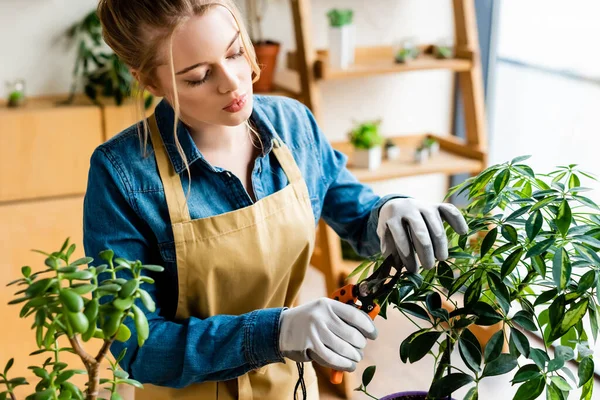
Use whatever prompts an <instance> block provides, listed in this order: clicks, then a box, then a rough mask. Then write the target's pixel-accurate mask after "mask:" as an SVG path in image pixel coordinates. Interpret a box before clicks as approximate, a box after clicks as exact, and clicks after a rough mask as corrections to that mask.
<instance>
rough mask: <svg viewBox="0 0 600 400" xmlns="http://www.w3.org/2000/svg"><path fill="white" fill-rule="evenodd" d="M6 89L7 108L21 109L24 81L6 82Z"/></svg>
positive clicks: (23, 100)
mask: <svg viewBox="0 0 600 400" xmlns="http://www.w3.org/2000/svg"><path fill="white" fill-rule="evenodd" d="M6 87H7V89H8V102H7V105H8V107H13V108H14V107H21V106H23V105H24V104H25V100H26V99H25V81H24V80H23V79H17V80H16V81H14V82H6Z"/></svg>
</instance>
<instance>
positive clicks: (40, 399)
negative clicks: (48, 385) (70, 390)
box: [34, 389, 56, 400]
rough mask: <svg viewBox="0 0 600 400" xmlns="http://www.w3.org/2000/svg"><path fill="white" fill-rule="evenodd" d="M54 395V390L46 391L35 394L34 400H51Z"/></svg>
mask: <svg viewBox="0 0 600 400" xmlns="http://www.w3.org/2000/svg"><path fill="white" fill-rule="evenodd" d="M55 395H56V391H55V390H54V389H46V390H44V391H42V392H37V393H36V394H35V397H34V399H35V400H51V399H53V398H54V396H55Z"/></svg>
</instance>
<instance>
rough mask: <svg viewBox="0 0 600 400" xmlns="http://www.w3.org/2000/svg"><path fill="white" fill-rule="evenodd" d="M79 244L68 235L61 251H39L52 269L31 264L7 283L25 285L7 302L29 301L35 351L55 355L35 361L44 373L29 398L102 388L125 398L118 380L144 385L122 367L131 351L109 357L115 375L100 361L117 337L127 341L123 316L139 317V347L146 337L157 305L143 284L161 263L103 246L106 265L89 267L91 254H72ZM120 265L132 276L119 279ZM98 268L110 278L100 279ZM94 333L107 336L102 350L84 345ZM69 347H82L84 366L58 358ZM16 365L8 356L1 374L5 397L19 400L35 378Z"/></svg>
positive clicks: (24, 313)
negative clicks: (105, 373) (78, 381)
mask: <svg viewBox="0 0 600 400" xmlns="http://www.w3.org/2000/svg"><path fill="white" fill-rule="evenodd" d="M74 251H75V244H69V239H67V240H66V241H65V242H64V244H63V246H62V248H61V249H60V250H59V251H56V252H53V253H44V252H40V253H42V254H44V255H45V256H46V257H47V258H46V260H45V266H46V269H44V270H41V271H39V272H34V273H32V270H31V268H30V267H28V266H25V267H23V268H22V269H21V272H22V275H23V277H22V278H20V279H17V280H15V281H13V282H10V283H9V284H8V286H12V285H18V286H21V287H23V289H22V290H20V291H18V292H17V293H16V295H18V296H19V297H17V298H16V299H14V300H12V301H11V302H10V303H9V304H21V303H24V304H23V306H22V308H21V313H20V316H21V317H22V318H28V317H33V319H34V323H33V327H32V328H33V329H34V331H35V337H36V343H37V350H36V351H34V352H33V353H31V355H32V356H33V355H37V354H42V353H49V355H51V357H49V358H48V359H47V360H46V361H45V362H44V363H43V364H42V365H36V366H31V367H29V369H31V370H32V372H33V373H34V374H35V375H36V376H37V377H39V382H38V383H37V384H36V385H35V389H34V390H35V392H34V393H32V394H31V395H30V396H27V397H26V399H27V400H38V399H40V400H50V399H61V400H62V399H79V400H83V399H84V398H85V399H86V400H94V399H96V398H98V396H99V393H100V390H101V389H104V391H105V393H107V394H108V396H109V397H110V398H111V399H113V400H119V399H121V396H120V394H119V393H118V392H117V390H118V386H119V385H132V386H135V387H139V388H141V387H142V385H141V384H140V383H139V382H137V381H135V380H133V379H130V378H129V375H128V374H127V373H126V372H125V371H123V370H122V369H120V368H119V365H118V364H119V362H120V361H121V360H122V359H123V357H124V356H125V350H124V351H123V352H121V354H119V356H118V357H116V359H115V360H114V361H112V360H109V363H110V374H109V377H101V376H100V366H101V364H102V363H103V362H104V360H105V359H106V358H107V357H108V352H109V348H110V346H111V344H112V343H113V342H114V341H115V340H118V341H121V342H124V341H127V340H128V339H129V337H130V336H131V331H130V330H129V328H128V327H127V325H125V324H124V321H125V320H127V319H129V318H131V319H133V320H134V323H135V327H136V331H137V341H138V344H139V345H140V346H142V345H143V344H144V341H145V340H146V339H147V338H148V334H149V332H148V321H147V319H146V316H145V314H144V312H143V311H142V307H145V308H146V309H148V310H149V311H154V310H155V304H154V301H153V300H152V298H151V297H150V295H149V294H148V292H146V291H145V290H144V289H143V285H146V284H152V283H153V282H154V281H153V280H152V278H150V277H149V276H145V275H143V274H142V271H143V270H147V271H153V272H161V271H162V270H163V267H160V266H158V265H143V264H142V263H141V262H140V261H129V260H125V259H122V258H115V257H114V253H113V251H112V250H105V251H103V252H101V253H100V258H101V259H102V260H104V261H105V262H106V263H105V264H102V265H98V266H95V267H94V266H88V267H87V268H86V267H83V266H85V265H87V264H89V263H91V262H92V261H93V259H92V258H90V257H84V258H80V259H77V260H71V255H72V254H73V252H74ZM121 270H126V271H129V275H130V276H131V278H130V279H124V278H117V276H116V273H117V272H118V271H121ZM100 275H102V276H103V277H104V279H100ZM90 340H100V341H102V342H103V344H102V346H101V347H100V350H99V351H98V354H90V353H89V352H88V351H89V350H88V351H86V348H85V347H86V346H85V345H84V343H86V342H89V341H90ZM63 352H70V353H75V354H77V355H78V356H79V357H80V358H81V366H82V367H84V368H85V369H78V368H77V367H73V366H71V368H69V367H70V366H69V365H67V363H65V362H63V361H60V360H59V357H60V355H61V354H62V353H63ZM13 364H14V359H11V360H9V361H8V363H7V364H6V367H5V368H4V372H3V373H2V374H0V386H5V387H6V390H5V391H2V390H0V399H7V398H11V399H13V400H14V399H16V397H15V393H14V389H15V388H16V387H18V386H22V385H28V384H29V383H28V382H27V381H26V380H25V379H24V378H9V377H8V372H9V370H10V369H11V367H12V366H13ZM77 374H84V375H85V374H87V381H88V382H87V385H86V388H85V389H81V388H79V387H77V386H76V385H75V384H73V383H72V382H71V378H73V377H74V376H75V375H77ZM105 393H103V395H104V394H105Z"/></svg>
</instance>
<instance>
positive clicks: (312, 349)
mask: <svg viewBox="0 0 600 400" xmlns="http://www.w3.org/2000/svg"><path fill="white" fill-rule="evenodd" d="M279 324H280V330H279V331H280V334H279V349H280V351H281V353H282V354H283V356H284V357H287V358H289V359H291V360H294V361H300V362H307V361H311V360H314V361H316V362H317V363H319V364H321V365H323V366H326V367H329V368H333V369H335V370H338V371H354V370H355V369H356V363H358V362H359V361H361V360H362V358H363V353H362V349H364V348H365V346H366V345H367V340H366V339H371V340H374V339H375V338H377V329H376V328H375V325H374V324H373V321H372V320H371V318H369V316H368V315H367V314H366V313H365V312H364V311H361V310H359V309H358V308H356V307H353V306H351V305H348V304H344V303H341V302H339V301H336V300H333V299H328V298H326V297H323V298H320V299H317V300H313V301H311V302H310V303H306V304H303V305H301V306H298V307H295V308H290V309H285V310H283V311H282V312H281V317H280V319H279Z"/></svg>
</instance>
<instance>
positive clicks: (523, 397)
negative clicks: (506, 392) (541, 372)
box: [513, 376, 545, 400]
mask: <svg viewBox="0 0 600 400" xmlns="http://www.w3.org/2000/svg"><path fill="white" fill-rule="evenodd" d="M544 386H545V381H544V377H543V376H539V377H537V378H534V379H532V380H530V381H528V382H525V383H524V384H522V385H521V386H520V387H519V389H518V390H517V393H515V397H513V399H514V400H533V399H537V398H538V397H539V396H540V395H541V394H542V392H543V391H544Z"/></svg>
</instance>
